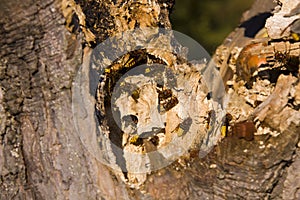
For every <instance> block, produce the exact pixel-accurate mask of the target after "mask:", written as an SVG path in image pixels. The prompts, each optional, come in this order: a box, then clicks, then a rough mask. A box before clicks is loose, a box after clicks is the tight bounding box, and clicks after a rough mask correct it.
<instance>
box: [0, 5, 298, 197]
mask: <svg viewBox="0 0 300 200" xmlns="http://www.w3.org/2000/svg"><path fill="white" fill-rule="evenodd" d="M0 2H1V4H2V10H1V12H0V16H1V18H0V24H1V29H0V35H1V41H0V42H1V47H2V48H1V51H0V58H1V61H0V64H1V68H0V70H1V71H0V77H1V78H0V85H1V88H0V122H1V123H0V130H1V132H0V134H1V135H0V139H1V140H0V141H1V142H0V191H1V192H0V199H215V198H216V199H298V198H300V190H299V188H300V178H299V174H300V171H299V169H300V151H299V148H300V144H299V141H300V137H299V133H300V127H299V121H300V118H299V104H300V103H299V101H300V85H299V55H300V53H299V51H300V50H299V43H297V41H291V40H289V41H288V40H287V39H286V34H285V37H279V38H278V37H276V36H274V35H273V36H270V37H274V38H273V39H272V38H271V39H270V38H267V39H266V38H259V37H258V36H256V37H255V35H257V34H256V33H257V32H258V31H259V30H260V29H261V28H263V27H264V26H265V21H266V19H268V18H270V16H271V11H272V10H273V9H274V8H275V6H276V5H275V3H273V1H271V0H269V1H263V0H257V1H256V2H255V3H254V5H253V7H252V8H251V10H250V11H248V12H246V13H245V14H244V16H243V19H242V24H241V25H240V26H239V27H238V28H237V29H236V30H235V31H234V32H233V33H232V34H231V35H229V36H228V38H227V39H226V40H225V41H224V43H223V45H221V46H220V47H219V48H218V49H217V51H216V55H215V56H214V57H213V59H214V60H215V62H216V65H217V66H218V67H219V68H220V73H221V75H222V77H223V81H224V83H225V86H226V90H227V92H228V96H229V98H228V99H229V102H228V108H227V112H229V113H230V114H231V115H232V120H231V121H230V120H227V121H226V120H225V122H224V123H223V122H222V124H220V126H222V128H224V127H225V128H226V129H228V130H227V132H226V133H224V134H227V135H229V136H228V137H227V136H226V137H224V138H223V139H222V141H220V142H219V143H218V144H217V145H216V146H215V147H214V148H213V149H212V151H210V152H209V154H208V155H206V156H205V157H203V158H200V157H199V150H201V149H203V148H204V147H203V144H202V143H201V142H199V141H200V139H201V141H202V140H204V139H206V137H208V140H209V142H212V144H210V145H213V144H214V142H215V140H216V138H210V137H212V136H207V132H208V131H207V132H205V133H204V132H203V130H202V129H201V130H202V131H199V134H198V132H196V133H197V134H196V136H195V137H194V138H196V140H197V141H196V142H194V141H192V143H193V145H191V146H192V147H191V149H189V150H188V151H187V152H185V153H184V154H183V155H181V157H180V158H178V157H177V158H176V159H175V160H172V164H169V165H166V166H165V167H163V168H160V169H155V170H154V169H151V170H149V171H144V172H141V173H139V174H135V173H134V171H130V170H129V168H128V166H130V165H131V164H132V165H134V163H133V162H132V163H130V162H131V161H130V157H126V155H125V154H122V155H120V156H119V155H118V154H117V153H116V152H115V151H114V148H113V147H112V146H108V148H109V150H108V151H111V152H112V154H109V155H113V157H114V158H115V161H114V162H115V163H113V165H114V166H116V168H111V165H110V167H109V166H107V165H105V162H101V160H99V159H97V157H95V155H94V154H92V153H91V151H90V149H89V146H86V143H85V141H84V140H82V135H81V134H86V135H88V133H82V132H80V133H79V134H78V130H77V129H76V126H78V121H76V117H75V119H74V115H73V111H74V109H75V110H76V107H75V108H74V93H76V91H77V90H76V87H77V86H76V84H75V83H76V80H77V78H76V76H77V73H78V71H80V70H82V69H83V68H84V66H85V65H86V64H89V63H90V62H89V61H91V62H94V63H96V62H97V61H94V60H93V57H92V56H93V55H94V54H91V52H92V50H93V49H95V47H96V46H97V45H99V44H101V43H102V42H103V41H104V40H106V39H107V38H109V37H112V36H115V35H117V33H121V32H124V31H127V30H133V29H134V28H145V27H163V28H170V27H171V24H170V21H169V12H170V11H171V9H172V7H173V4H174V2H173V1H172V0H170V1H163V0H157V1H140V2H138V3H137V2H131V1H130V2H126V3H124V2H121V1H110V0H103V1H93V0H90V1H88V2H86V1H81V0H62V1H51V0H46V1H32V0H26V1H15V2H14V3H11V2H8V1H4V0H1V1H0ZM270 21H272V20H271V19H270ZM275 21H276V20H275ZM277 21H278V20H277ZM260 23H261V24H260ZM253 24H255V25H261V26H258V27H253ZM266 28H267V29H268V31H269V33H270V31H272V30H270V29H272V27H271V26H268V23H267V24H266ZM172 39H173V38H172ZM132 40H133V39H132ZM167 41H168V42H169V43H170V45H171V41H169V40H167ZM252 43H254V44H252ZM172 44H173V43H172ZM173 48H175V47H173ZM100 52H101V49H100ZM137 54H139V56H137ZM127 55H129V58H128V57H126V56H124V57H121V58H120V59H119V62H120V63H121V64H120V63H119V64H120V65H122V66H121V67H124V66H125V67H126V66H127V67H128V68H131V69H132V68H134V67H135V66H137V65H138V64H141V63H142V60H144V61H145V60H146V61H145V62H148V61H149V60H150V61H151V62H157V63H164V64H165V65H168V66H175V67H176V66H177V65H178V66H179V65H181V66H191V68H192V69H193V67H194V66H197V64H191V65H185V60H180V59H179V58H178V55H175V56H174V54H169V53H162V52H155V51H154V50H151V49H147V48H146V49H145V50H140V51H136V52H135V53H132V54H127ZM140 55H142V56H140ZM260 55H263V56H262V57H260ZM143 56H144V57H143ZM295 57H296V58H298V59H296V60H295V59H294V58H295ZM105 58H107V57H105V56H104V57H103V60H104V59H105ZM251 59H254V60H255V59H256V60H257V59H258V60H259V62H256V61H255V62H254V64H252V63H249V62H248V60H251ZM132 60H134V61H132ZM113 61H114V60H110V61H109V63H110V66H111V68H110V71H109V70H108V69H106V71H105V73H106V77H105V78H106V79H107V80H108V82H109V81H110V80H113V79H114V76H113V75H114V74H113V75H112V76H111V75H110V72H114V73H115V72H116V71H118V70H119V68H118V66H119V64H118V62H113ZM178 63H179V64H178ZM295 63H296V64H295ZM282 65H284V66H282ZM81 66H83V68H82V67H81ZM268 67H274V69H275V68H276V70H275V72H274V70H270V69H269V68H268ZM116 68H118V69H117V70H115V69H116ZM252 68H254V69H252ZM121 69H122V68H121ZM146 70H148V68H146ZM184 70H187V69H186V68H184ZM266 71H267V74H265V73H264V72H266ZM185 72H186V71H185ZM118 73H119V71H118ZM178 73H179V72H178ZM179 74H180V73H179ZM185 74H188V73H185ZM190 75H191V76H190V77H192V75H193V74H192V72H191V74H190ZM181 77H182V81H181V82H182V84H183V83H186V82H188V80H193V79H192V78H190V77H189V78H186V77H185V76H183V75H182V76H181ZM273 77H276V78H275V79H274V78H273ZM96 78H97V77H96ZM198 79H199V77H198ZM198 79H197V81H198ZM204 79H205V78H204ZM273 79H274V80H273ZM74 82H75V83H74ZM108 82H105V83H108ZM73 83H74V84H73ZM97 84H98V82H97ZM113 84H116V83H115V82H113ZM264 84H265V85H264ZM266 85H267V86H266ZM106 87H107V86H106ZM194 87H200V86H199V85H197V86H194ZM74 88H75V89H74ZM77 89H78V88H77ZM79 89H80V88H79ZM88 89H89V88H88ZM138 89H139V91H142V90H141V89H140V88H138ZM205 90H209V88H205V89H203V91H205ZM148 91H150V90H148ZM166 91H170V90H168V89H165V88H164V87H163V86H159V87H157V88H156V87H154V89H153V93H150V94H149V95H150V98H149V99H151V95H153V94H156V95H160V94H162V92H166ZM85 92H86V91H85ZM93 92H94V93H93ZM109 92H110V89H106V88H102V89H101V83H99V84H98V89H97V91H92V93H91V94H95V95H96V98H98V99H95V102H94V104H95V105H96V112H98V118H97V120H98V121H97V120H96V121H95V124H94V125H95V126H96V125H97V123H99V124H98V125H99V127H100V130H101V131H102V132H103V130H108V131H107V133H108V134H107V135H105V136H107V138H109V139H110V140H112V141H113V143H114V144H116V146H118V147H119V148H121V149H123V150H124V149H125V150H126V148H127V149H128V148H131V147H132V148H140V147H141V146H142V147H143V148H145V149H146V151H147V152H151V151H154V150H156V149H158V148H159V146H157V145H156V146H155V145H154V143H155V142H153V141H152V140H151V139H153V138H154V136H153V137H152V136H151V138H150V137H149V138H146V139H144V140H142V141H140V143H139V142H138V141H139V140H138V139H139V137H135V136H128V137H127V139H128V141H129V142H128V143H129V144H123V141H124V140H123V138H124V137H125V136H124V134H123V133H122V134H121V133H120V134H112V132H113V133H115V131H116V132H117V131H118V130H112V126H107V127H106V126H105V123H106V121H105V120H107V123H111V121H110V116H109V115H107V113H108V112H109V111H108V110H107V102H108V101H107V100H106V98H107V97H106V96H104V97H103V99H101V98H102V97H101V95H103V94H106V95H109ZM173 92H174V91H173ZM82 94H85V93H82ZM87 94H88V95H91V94H90V93H89V92H88V93H87ZM171 94H172V93H171ZM197 94H198V93H197ZM72 95H73V99H72ZM97 95H98V96H97ZM172 95H173V94H172ZM178 95H180V92H178ZM173 96H174V95H173ZM173 96H171V97H170V98H171V99H173V102H174V101H175V102H176V100H174V99H175V97H173ZM254 96H255V97H254ZM131 97H132V99H133V100H135V101H133V104H135V103H136V102H137V101H140V100H139V98H142V94H141V93H139V94H138V96H137V95H135V96H134V95H131ZM86 98H90V97H88V96H87V97H86ZM157 98H158V101H159V102H160V101H161V102H165V99H163V98H162V97H160V96H158V97H155V99H157ZM168 98H169V97H168ZM222 100H224V99H222ZM177 101H179V103H177V104H180V101H182V99H179V98H178V99H177ZM80 103H81V102H80ZM94 104H93V106H94ZM121 105H122V104H121ZM193 105H194V106H195V107H197V106H200V105H201V106H202V105H205V104H204V103H202V102H194V104H193ZM72 106H73V108H72ZM101 106H104V107H105V109H106V110H105V113H104V114H103V113H102V111H103V110H102V107H101ZM173 107H174V106H172V107H169V104H162V108H161V109H165V111H166V113H167V114H168V115H167V116H169V121H167V123H169V122H170V123H169V125H168V126H166V130H165V131H166V133H165V136H164V137H165V140H166V141H167V140H171V139H170V138H168V137H176V138H179V139H180V140H181V139H184V138H187V136H188V134H186V133H185V127H186V126H187V125H186V124H187V123H189V122H188V121H183V122H180V123H179V122H177V121H176V119H177V118H176V117H174V116H176V113H175V114H174V112H173V111H172V108H173ZM93 108H94V107H93ZM72 109H73V110H72ZM124 109H125V108H124ZM205 109H206V110H205V112H206V111H207V113H206V114H207V115H208V111H209V109H208V108H205ZM172 113H173V114H172ZM179 113H180V111H179ZM93 114H94V113H93ZM177 114H178V113H177ZM92 116H93V115H92ZM99 116H100V117H99ZM101 117H104V118H105V119H104V120H103V119H102V118H101ZM139 120H140V119H139ZM193 120H194V119H193ZM104 122H105V123H104ZM171 122H172V123H173V126H174V127H172V128H171V126H172V123H171ZM76 123H77V124H76ZM176 123H177V124H176ZM91 124H92V123H91ZM204 125H205V124H204ZM209 125H211V124H209V122H208V125H205V126H209ZM254 125H256V126H257V127H255V128H254ZM79 126H80V127H79V129H80V128H82V127H85V126H86V127H89V126H91V125H89V124H86V123H85V122H84V121H80V122H79ZM205 126H203V127H204V128H205ZM194 127H195V126H192V125H189V126H188V129H189V130H197V131H198V130H200V128H199V127H197V128H194ZM245 127H246V128H245ZM77 128H78V127H77ZM106 128H108V129H106ZM218 128H220V127H218ZM167 129H170V130H171V129H172V130H176V134H175V136H173V135H170V136H168V135H167V133H168V132H170V133H171V132H172V131H168V130H167ZM207 129H209V128H207ZM215 129H216V130H217V128H215ZM254 129H257V131H254ZM218 130H219V129H218ZM173 132H174V131H173ZM173 132H172V133H173ZM192 132H193V131H192ZM254 132H255V133H254ZM100 134H101V133H100ZM201 134H202V135H201ZM203 134H206V135H204V136H203ZM218 135H220V133H218ZM230 135H232V136H230ZM253 135H254V136H253ZM91 137H93V139H95V137H96V135H91ZM147 137H148V136H147ZM103 138H104V136H101V135H100V136H99V133H98V135H97V138H96V140H97V139H98V140H100V142H99V144H103V143H104V142H103V143H101V140H103ZM134 139H136V140H134ZM148 139H149V140H148ZM91 140H92V139H91ZM213 140H214V141H213ZM149 141H151V143H150V142H149ZM130 143H131V144H130ZM97 144H98V143H97ZM201 145H202V146H201ZM204 146H205V145H204ZM138 150H139V149H138ZM109 153H110V152H109ZM122 159H123V160H125V161H126V162H125V164H126V169H125V168H124V167H123V166H121V164H120V163H122V162H123V161H122ZM156 159H157V157H154V159H151V156H149V162H150V165H151V166H153V163H155V162H159V161H157V160H156ZM102 161H103V160H102ZM173 161H174V162H173ZM146 164H147V163H146ZM124 169H125V170H124Z"/></svg>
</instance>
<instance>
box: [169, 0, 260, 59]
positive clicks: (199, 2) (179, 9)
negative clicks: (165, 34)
mask: <svg viewBox="0 0 300 200" xmlns="http://www.w3.org/2000/svg"><path fill="white" fill-rule="evenodd" d="M253 2H254V0H175V7H174V8H173V12H172V14H171V21H172V25H173V30H176V31H179V32H181V33H184V34H186V35H188V36H190V37H192V38H193V39H195V40H196V41H198V42H199V43H200V44H201V45H202V46H203V47H204V48H205V49H206V50H207V51H208V52H209V53H210V54H212V53H213V52H214V50H215V49H216V48H217V46H218V45H220V44H221V43H222V42H223V40H224V39H225V37H226V36H227V35H228V34H229V33H230V32H232V31H233V30H234V28H235V27H237V26H238V25H239V21H240V19H241V17H242V14H243V12H244V11H246V10H247V9H249V8H250V7H251V5H252V4H253Z"/></svg>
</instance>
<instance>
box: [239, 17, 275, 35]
mask: <svg viewBox="0 0 300 200" xmlns="http://www.w3.org/2000/svg"><path fill="white" fill-rule="evenodd" d="M271 15H272V14H271V13H269V12H265V13H260V14H258V15H255V16H254V17H251V18H250V19H249V20H247V21H245V22H243V23H242V24H241V25H240V26H239V27H240V28H242V27H243V28H245V36H246V37H250V38H254V37H255V35H256V34H257V33H258V31H259V30H261V29H262V28H263V27H264V26H265V23H266V20H267V19H268V18H269V17H270V16H271Z"/></svg>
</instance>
